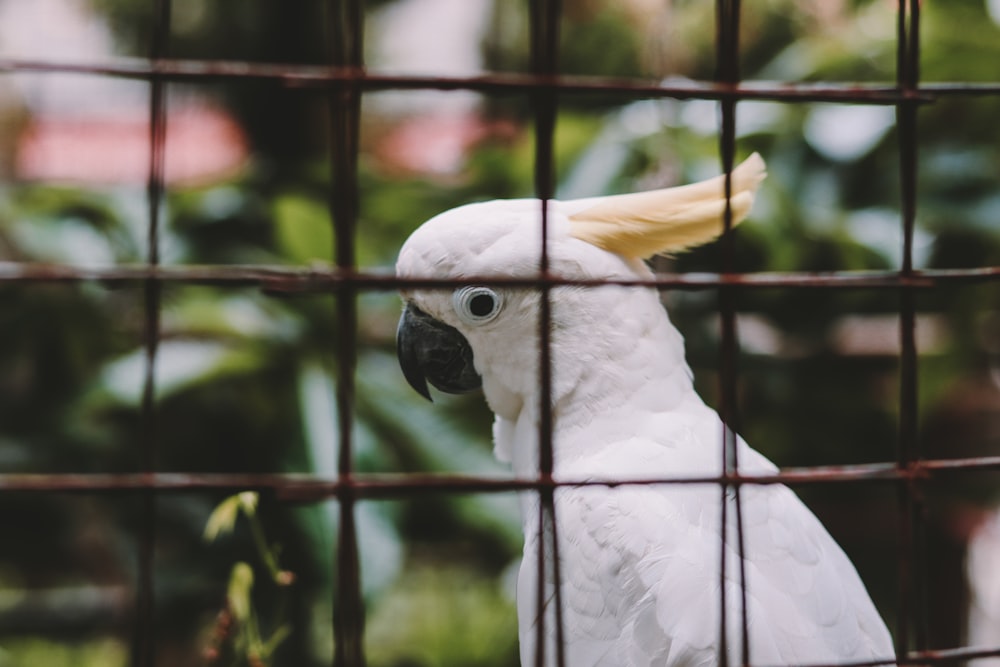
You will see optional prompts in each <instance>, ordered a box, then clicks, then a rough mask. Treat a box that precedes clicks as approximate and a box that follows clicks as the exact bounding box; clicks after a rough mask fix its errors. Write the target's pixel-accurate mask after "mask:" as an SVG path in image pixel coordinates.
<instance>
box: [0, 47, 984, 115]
mask: <svg viewBox="0 0 1000 667" xmlns="http://www.w3.org/2000/svg"><path fill="white" fill-rule="evenodd" d="M0 72H7V73H10V72H27V73H38V74H53V73H62V74H83V75H97V76H112V77H123V78H130V79H142V80H149V79H161V80H168V81H184V82H187V83H191V82H195V81H199V80H220V79H247V80H258V81H272V82H277V83H281V84H282V85H286V86H289V87H326V86H329V85H338V86H339V85H343V84H345V83H348V84H351V85H352V86H355V87H357V88H359V89H361V90H365V91H368V90H388V89H394V90H398V89H436V90H475V91H481V92H489V91H518V90H535V89H544V90H552V89H558V90H559V92H560V93H563V92H568V93H611V94H617V93H622V94H627V95H637V96H643V97H668V98H675V99H717V100H718V99H743V100H796V101H814V102H851V103H856V104H885V105H895V104H898V103H899V102H900V101H904V100H909V101H913V100H916V101H922V102H932V101H933V100H934V97H935V96H938V95H993V94H1000V82H997V83H971V82H970V83H968V84H965V83H940V84H924V85H922V86H921V87H919V88H916V89H903V88H900V87H898V86H896V85H894V84H890V83H857V82H850V83H836V82H817V83H787V82H773V81H751V82H746V81H744V82H739V83H726V82H716V81H695V80H687V79H669V80H665V81H663V80H657V81H650V80H644V79H625V78H609V77H600V76H580V75H555V74H526V73H525V74H522V73H509V72H500V73H484V74H480V75H475V76H407V75H399V74H386V73H379V72H372V71H370V70H368V69H365V68H359V67H339V66H322V65H289V64H278V63H248V62H239V61H225V60H218V61H215V60H175V59H158V60H146V59H139V58H120V59H114V60H111V61H107V62H93V63H80V62H76V61H62V60H35V59H19V58H0Z"/></svg>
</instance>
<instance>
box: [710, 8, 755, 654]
mask: <svg viewBox="0 0 1000 667" xmlns="http://www.w3.org/2000/svg"><path fill="white" fill-rule="evenodd" d="M739 29H740V2H739V0H717V6H716V68H717V70H716V78H717V80H719V81H721V82H723V83H728V84H736V83H738V82H739V79H740V67H739ZM720 110H721V119H720V122H721V128H720V137H719V149H720V153H721V157H722V169H723V173H724V174H725V177H724V193H725V198H726V203H725V210H724V215H723V229H724V234H723V238H722V250H723V262H722V263H723V270H724V272H730V271H732V270H733V267H734V266H735V263H734V249H733V238H732V235H731V234H729V233H728V232H729V231H730V230H731V229H732V226H733V215H732V202H731V199H730V198H731V196H732V176H731V172H732V170H733V164H734V163H735V153H736V100H734V99H733V98H725V99H723V100H722V101H721V102H720ZM719 315H720V329H721V331H720V337H721V340H720V346H721V352H720V355H721V359H720V373H719V384H720V406H719V407H720V410H719V412H720V417H721V421H722V442H721V446H722V467H723V473H724V475H725V476H726V477H727V478H728V480H727V481H724V482H723V483H722V485H721V490H720V491H721V494H720V495H721V509H720V515H721V516H720V521H721V538H722V539H721V543H720V544H721V546H720V550H719V604H720V610H719V664H720V665H721V666H722V667H728V665H729V651H728V644H729V636H728V635H729V632H728V623H729V619H728V612H727V595H726V570H727V567H728V562H727V560H728V557H727V537H728V533H729V530H728V523H729V508H728V502H727V495H728V491H729V487H730V484H732V486H733V496H734V497H733V503H734V511H735V514H736V541H737V544H736V554H737V567H738V572H739V583H740V640H741V641H740V646H741V649H740V650H741V655H740V659H741V662H742V664H744V665H747V664H749V662H750V641H749V634H750V633H749V626H748V619H747V581H746V566H745V563H744V558H743V557H744V551H745V550H744V543H745V537H744V532H743V509H742V502H741V501H742V493H741V491H742V485H741V484H740V483H739V480H738V477H739V454H738V448H737V446H736V442H737V441H736V425H737V419H738V411H737V396H736V378H737V364H736V360H737V354H736V352H737V341H738V334H737V331H736V315H735V303H734V298H733V293H732V291H731V290H730V289H727V288H725V287H722V288H720V290H719ZM733 478H736V479H735V480H733Z"/></svg>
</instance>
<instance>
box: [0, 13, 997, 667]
mask: <svg viewBox="0 0 1000 667" xmlns="http://www.w3.org/2000/svg"><path fill="white" fill-rule="evenodd" d="M531 5H532V8H533V9H532V14H531V35H532V40H531V44H532V53H531V58H532V71H531V72H530V73H527V74H509V73H494V74H485V75H480V76H473V77H438V76H434V77H421V76H399V75H387V74H383V73H378V72H369V71H367V70H366V68H365V66H364V62H363V58H362V52H363V44H362V41H361V35H363V18H364V17H363V7H362V3H361V2H360V0H348V1H346V2H330V3H329V7H330V9H329V39H330V43H331V52H330V58H329V63H328V64H326V65H278V64H270V63H263V64H252V63H246V62H225V61H222V62H220V61H213V62H206V61H192V60H176V59H171V58H170V57H169V32H170V14H171V2H170V0H156V11H155V18H154V21H155V22H154V26H153V30H152V35H153V39H152V41H151V44H150V49H149V57H148V59H116V60H113V61H111V62H106V63H96V64H82V63H76V62H65V61H57V60H51V61H48V60H47V61H42V60H24V59H0V72H36V73H41V74H45V73H66V72H71V73H78V74H87V75H94V76H109V77H122V78H128V79H135V80H141V81H148V82H149V83H150V106H149V112H150V145H151V148H152V150H151V153H150V163H149V179H148V239H149V240H148V249H147V261H146V263H145V264H142V265H137V266H119V267H112V268H100V269H94V268H84V267H75V266H65V265H59V266H55V265H37V264H0V283H25V284H36V283H49V282H56V283H79V282H93V283H97V284H101V285H106V286H117V285H123V284H129V285H131V284H140V285H142V286H143V288H144V291H143V294H144V313H145V335H144V337H143V340H144V346H145V347H144V349H145V356H146V371H145V381H144V386H143V394H142V403H141V415H142V418H141V433H140V435H139V440H140V442H141V462H140V464H139V465H138V471H137V472H134V473H126V474H96V475H76V474H54V473H53V474H0V492H4V493H7V492H18V493H69V494H73V493H99V494H133V493H137V492H138V493H140V494H141V497H142V498H143V502H144V505H143V509H142V512H143V516H144V526H143V528H142V530H141V532H140V538H139V541H138V545H137V552H138V560H139V564H140V566H139V568H140V569H139V575H138V582H137V598H136V620H135V626H134V628H133V651H132V664H133V665H136V666H137V667H151V665H152V664H153V663H154V657H155V643H154V639H153V637H154V632H155V624H156V618H155V614H154V609H155V600H154V598H153V585H154V583H155V581H154V580H155V577H154V573H155V562H154V547H155V543H156V520H155V518H156V517H155V514H156V498H157V496H158V495H159V494H169V493H184V492H190V491H196V490H212V491H236V490H246V489H256V490H261V491H265V492H268V493H271V494H274V496H275V497H276V498H277V499H279V500H281V501H284V502H303V503H304V502H315V501H318V500H325V499H330V498H336V499H337V500H338V501H339V507H340V528H339V530H340V534H339V540H338V567H337V572H336V573H335V574H336V576H335V580H336V581H337V593H336V595H337V604H336V605H335V608H336V612H335V620H334V623H335V638H336V655H335V664H336V665H338V666H339V667H360V666H361V665H363V664H364V663H365V658H364V653H363V648H362V638H363V632H364V626H363V618H364V610H363V604H362V599H361V592H360V576H359V571H360V563H359V560H358V544H357V534H356V526H355V522H354V519H355V517H354V508H355V503H356V501H357V500H359V499H366V498H406V497H412V496H413V495H416V494H428V493H464V492H477V493H501V492H511V491H532V492H536V493H538V494H539V518H538V530H539V544H540V548H539V561H538V564H537V567H538V581H539V590H538V600H537V603H538V605H539V608H540V609H541V607H542V606H544V604H545V600H544V596H543V592H542V589H543V582H544V581H545V578H546V574H548V575H549V576H551V577H553V580H554V581H555V582H558V581H559V570H558V552H557V548H556V544H557V541H556V540H555V532H556V529H557V516H556V511H555V510H556V506H555V503H554V493H555V491H556V489H557V488H558V487H582V486H606V487H612V488H613V487H618V486H622V485H630V484H639V485H666V484H711V485H717V486H719V488H720V489H721V491H722V493H723V497H725V493H726V491H727V489H730V488H732V489H734V490H735V491H736V495H735V498H736V505H735V510H736V517H735V521H736V525H737V527H738V528H739V540H740V544H739V553H741V554H742V552H743V544H742V541H743V535H742V517H741V514H740V504H739V498H740V494H739V489H740V487H741V486H742V485H743V484H776V483H786V484H796V485H809V484H829V483H837V484H847V483H892V484H895V485H896V487H897V490H898V495H897V501H898V505H899V524H898V530H899V543H900V546H899V552H898V564H899V582H898V588H899V599H898V603H897V604H898V609H899V611H900V614H899V621H898V624H897V627H896V629H895V630H896V632H895V635H896V642H897V644H896V645H897V653H898V656H899V657H898V658H897V661H896V662H897V663H898V664H944V663H948V662H954V661H956V660H966V659H970V658H973V657H985V656H991V655H1000V648H997V649H984V650H979V649H976V650H973V649H963V648H956V649H949V650H943V651H930V650H928V639H927V631H926V627H925V626H926V611H927V610H926V603H925V601H924V599H923V598H924V596H925V595H926V591H925V590H924V588H925V586H924V583H923V582H924V581H925V575H926V573H925V572H924V569H925V564H924V562H923V560H922V559H923V556H922V553H923V549H922V540H923V526H922V521H921V518H920V517H921V509H922V507H921V504H920V499H919V494H918V493H917V488H916V487H917V485H918V484H920V483H922V482H924V481H926V480H929V479H932V478H938V477H943V476H948V475H954V474H960V473H964V472H967V471H971V470H1000V457H978V458H966V459H948V460H934V459H926V458H924V457H923V456H922V452H921V451H920V450H919V447H918V438H917V425H918V418H919V415H918V408H917V391H918V387H917V382H916V380H917V373H916V371H917V347H916V338H915V305H914V295H915V290H920V289H927V288H933V287H935V286H938V285H943V284H955V283H975V282H991V281H995V280H997V279H1000V267H984V268H978V269H956V270H930V271H920V270H916V269H914V268H913V230H914V222H915V217H916V198H917V183H916V167H917V159H918V155H917V146H918V136H917V114H918V112H919V108H920V106H921V105H923V104H925V103H928V102H931V101H933V100H935V99H937V98H940V97H946V96H994V95H998V94H1000V84H997V83H993V84H957V83H921V81H920V73H919V59H920V44H919V38H918V37H919V30H920V3H919V2H918V0H901V1H900V2H899V11H898V15H897V80H896V82H895V85H882V84H872V85H859V84H851V85H835V84H789V83H774V82H746V81H741V79H740V71H739V61H740V53H739V43H738V35H739V19H740V5H741V3H740V2H739V0H717V3H716V11H717V25H716V28H717V39H716V64H717V72H716V78H715V80H714V81H711V82H684V83H676V82H669V83H664V82H650V81H642V80H621V79H607V78H599V77H569V76H564V75H560V74H559V68H558V62H557V54H558V35H559V16H560V2H559V1H558V0H547V1H545V2H537V3H531ZM232 79H252V80H259V81H265V82H269V83H272V84H273V85H276V86H280V87H309V88H317V89H322V90H324V91H326V93H327V95H328V100H329V106H330V114H329V116H330V140H331V145H330V165H331V168H332V173H333V175H334V177H333V186H332V188H331V192H330V214H331V220H332V223H333V227H334V232H335V234H334V235H335V239H336V251H335V259H336V267H335V268H332V269H329V270H320V269H290V268H284V267H273V266H169V267H167V266H161V265H160V260H159V243H158V236H159V224H160V221H159V215H160V214H159V210H160V204H161V202H162V198H163V195H164V189H165V186H164V169H163V167H164V155H163V154H164V146H165V138H166V134H167V132H169V128H168V127H167V123H166V114H165V100H166V86H167V84H168V83H170V82H178V81H182V82H185V83H197V84H205V85H208V84H210V83H213V82H218V81H224V80H232ZM387 89H397V90H399V89H435V90H458V89H464V90H475V91H480V92H496V91H516V92H522V93H527V94H529V95H531V96H532V99H533V101H534V103H535V112H536V115H535V129H536V137H537V142H536V147H535V158H536V159H535V190H536V195H537V196H538V197H539V199H540V200H541V201H542V216H543V238H544V235H545V234H546V232H547V225H546V223H545V221H546V219H547V207H546V206H545V202H546V201H547V200H548V199H550V198H551V197H552V195H553V192H554V182H553V174H554V164H553V160H554V157H553V141H554V127H555V118H556V110H557V103H558V96H561V95H573V94H586V93H593V92H600V93H602V94H609V95H620V96H621V97H623V98H639V97H645V98H673V99H680V100H683V99H706V100H717V101H720V103H721V112H722V113H721V122H720V132H719V148H720V155H721V161H722V166H723V169H724V172H726V173H728V172H729V171H730V170H731V167H732V165H733V162H734V154H735V143H736V140H735V117H736V112H737V103H738V102H739V101H745V100H773V101H782V102H837V103H854V104H871V105H887V106H890V105H891V106H894V107H895V108H896V110H897V128H898V131H899V168H900V173H899V178H900V184H901V192H902V194H901V202H900V204H901V211H902V215H901V218H902V219H901V225H902V229H903V238H904V252H903V265H902V267H901V269H900V270H899V271H879V272H835V273H826V274H814V273H755V274H741V273H735V272H733V266H734V262H733V253H732V246H731V239H730V237H729V235H727V236H726V239H725V240H724V241H723V248H724V252H723V261H722V263H721V266H720V267H719V268H718V271H719V272H718V273H713V274H658V275H657V276H656V278H655V279H654V280H652V281H610V282H609V281H574V280H563V279H555V278H553V277H552V276H549V275H548V274H547V255H546V254H545V251H544V248H545V244H544V243H543V246H542V247H543V253H542V260H541V266H540V267H539V268H540V272H539V276H538V277H536V278H531V279H524V280H510V279H506V280H497V279H495V278H491V277H489V276H484V277H483V281H482V282H484V283H488V284H493V285H501V286H528V287H536V288H538V289H540V290H541V291H542V294H543V298H542V300H541V303H542V308H541V314H540V322H539V339H540V344H541V350H542V352H541V365H540V366H541V367H540V378H539V381H540V383H541V387H542V402H541V405H540V414H541V424H540V429H539V436H540V438H539V442H540V447H539V455H540V460H539V470H540V474H539V477H538V478H537V479H511V478H502V479H498V478H491V477H477V476H458V475H449V476H441V475H426V474H422V475H412V474H408V475H358V474H355V473H354V470H353V461H352V436H351V432H352V424H353V419H354V414H353V404H354V391H355V389H354V373H355V358H356V351H357V346H358V339H357V295H358V294H359V292H360V291H362V290H396V289H399V288H400V287H424V288H436V289H447V288H450V287H452V286H453V284H452V283H451V282H449V281H441V280H430V279H428V280H405V281H404V280H399V279H396V278H395V277H393V276H391V275H386V274H380V273H374V272H370V271H365V270H361V269H359V267H357V265H356V259H355V255H354V232H355V225H356V222H357V212H358V211H357V209H358V182H357V159H358V151H359V147H358V135H359V124H360V104H361V99H362V96H363V95H364V94H365V93H368V92H371V91H378V90H387ZM728 187H729V183H728V179H727V189H728ZM726 225H727V227H728V226H729V225H730V216H729V215H728V212H727V218H726ZM167 284H207V285H221V286H251V287H257V288H259V289H261V290H263V291H264V292H266V293H268V294H275V295H284V296H294V295H296V294H305V293H317V292H320V293H333V294H335V295H336V315H337V319H338V322H339V323H340V326H341V328H340V332H341V335H340V337H339V339H338V342H337V349H336V350H334V351H332V353H333V354H335V356H336V359H337V363H338V370H339V372H338V374H337V377H338V386H337V401H338V402H337V406H336V412H337V417H338V424H339V447H340V449H339V461H338V475H337V477H336V478H333V479H330V478H324V477H321V476H317V475H299V474H180V473H163V472H158V470H157V450H158V447H159V445H160V443H158V441H157V428H156V423H157V422H156V401H155V397H156V385H155V373H154V369H155V363H156V356H157V346H158V342H159V337H160V322H159V318H160V308H161V292H162V289H163V287H164V285H167ZM567 284H572V285H580V286H598V285H606V284H618V285H636V286H638V285H645V286H652V287H656V288H659V289H680V290H705V289H712V290H718V292H719V312H720V315H721V318H720V327H721V345H720V348H721V349H720V368H721V372H720V389H721V391H720V396H721V406H720V414H721V416H722V417H723V420H724V422H725V423H726V424H727V425H728V426H727V427H726V428H725V430H724V432H723V433H722V437H721V443H720V444H721V447H722V448H723V452H724V457H723V460H724V461H725V467H724V472H723V473H722V474H720V475H718V476H711V477H688V478H685V477H676V478H651V479H634V480H620V479H605V480H601V479H589V480H586V481H583V480H560V481H559V482H556V481H554V480H553V478H552V470H553V465H554V462H553V460H552V456H553V454H552V439H551V432H552V414H551V405H550V403H551V401H550V395H551V393H550V392H551V386H550V384H551V355H550V352H549V342H550V332H549V318H550V316H551V313H550V308H549V306H550V304H549V299H548V294H549V291H550V290H551V288H552V287H555V286H558V285H567ZM773 287H789V288H798V289H817V288H818V289H878V290H896V291H898V293H899V310H898V312H899V315H900V325H899V340H900V345H901V347H900V350H901V351H900V354H899V363H900V379H899V427H898V447H897V459H896V461H894V462H891V463H877V464H867V465H857V466H836V467H834V466H819V467H810V468H792V469H785V470H783V471H781V472H779V473H776V474H773V475H747V474H742V473H740V472H739V467H738V461H737V460H736V458H735V455H736V447H735V432H736V429H737V427H738V414H736V395H735V386H736V379H737V377H738V369H737V368H736V358H737V347H738V332H737V331H736V320H735V305H734V300H733V291H734V290H736V289H761V288H773ZM726 506H727V504H726V503H725V502H723V503H722V511H723V525H725V524H726V522H727V521H728V519H727V517H726V515H725V512H726ZM546 534H551V536H552V537H551V539H552V543H551V545H550V547H551V551H547V550H546V546H545V539H544V537H545V535H546ZM552 554H555V555H556V557H555V558H554V559H546V556H547V555H552ZM720 558H721V559H722V567H721V572H725V569H726V567H725V562H724V558H725V550H724V549H722V550H721V552H720ZM744 582H745V580H744ZM721 588H722V590H723V591H724V590H725V587H724V586H723V587H721ZM742 588H743V591H742V595H743V597H742V601H741V602H742V605H741V606H742V613H741V618H739V619H737V622H739V623H741V624H742V628H741V629H742V638H743V642H742V644H743V645H742V651H743V654H742V662H743V663H744V664H746V663H747V662H748V660H749V658H748V651H749V647H748V641H747V634H748V631H747V625H746V588H745V585H744V586H743V587H742ZM555 595H556V615H555V619H556V624H557V627H556V629H555V632H556V636H557V637H558V638H559V641H558V642H557V655H556V656H555V660H556V664H558V665H560V666H562V665H564V662H565V659H564V656H563V654H562V650H561V649H562V643H563V642H562V634H563V630H562V619H561V615H560V610H561V604H560V603H559V587H558V585H556V587H555ZM722 609H723V610H725V609H726V605H725V600H724V598H723V605H722ZM538 618H539V620H540V623H539V629H538V634H537V638H536V641H537V646H536V658H535V663H536V665H537V666H538V667H541V666H542V665H543V664H544V663H545V660H546V656H545V646H546V641H545V631H544V623H545V614H544V613H542V612H539V615H538ZM729 622H732V619H727V618H726V616H725V611H723V616H722V620H721V627H720V641H721V643H722V644H723V645H725V642H726V641H727V632H726V624H727V623H729ZM911 646H912V647H915V648H914V649H911ZM722 655H723V656H725V652H723V654H722ZM726 660H727V658H725V657H724V658H723V661H724V662H723V663H722V664H727V663H726V662H725V661H726ZM851 664H852V665H854V667H862V666H864V665H876V664H887V663H879V662H876V661H868V662H856V663H851ZM888 664H891V663H888ZM843 667H846V666H843Z"/></svg>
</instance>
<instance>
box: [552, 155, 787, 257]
mask: <svg viewBox="0 0 1000 667" xmlns="http://www.w3.org/2000/svg"><path fill="white" fill-rule="evenodd" d="M765 176H767V168H766V167H765V165H764V159H763V158H762V157H761V156H760V155H758V154H757V153H754V154H753V155H751V156H750V157H748V158H747V159H746V160H744V161H743V163H742V164H740V165H739V166H738V167H736V168H735V169H733V171H732V174H731V175H730V179H731V181H730V183H731V195H730V199H729V202H730V204H729V206H730V211H731V212H732V224H733V225H736V224H737V223H739V222H740V221H742V220H743V218H745V217H746V216H747V213H749V212H750V206H751V205H752V204H753V197H754V193H755V192H756V190H757V186H758V185H759V184H760V182H761V181H763V180H764V177H765ZM725 188H726V181H725V176H716V177H715V178H712V179H709V180H707V181H701V182H700V183H692V184H691V185H682V186H679V187H675V188H666V189H663V190H651V191H649V192H635V193H632V194H624V195H612V196H609V197H599V198H596V199H595V200H594V202H595V203H594V205H592V206H588V207H587V208H585V209H583V210H581V211H579V212H577V213H574V214H573V215H571V216H569V220H570V234H571V235H572V236H573V237H575V238H578V239H580V240H581V241H586V242H587V243H590V244H592V245H595V246H597V247H598V248H603V249H604V250H608V251H610V252H613V253H616V254H619V255H622V256H624V257H637V258H642V259H645V258H647V257H652V256H653V255H658V254H663V253H670V252H676V251H679V250H684V249H686V248H692V247H694V246H697V245H701V244H702V243H707V242H709V241H711V240H712V239H714V238H716V237H717V236H718V235H719V234H721V233H722V231H723V226H724V224H725V223H724V218H725V211H726V193H725Z"/></svg>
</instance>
